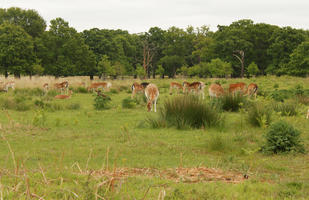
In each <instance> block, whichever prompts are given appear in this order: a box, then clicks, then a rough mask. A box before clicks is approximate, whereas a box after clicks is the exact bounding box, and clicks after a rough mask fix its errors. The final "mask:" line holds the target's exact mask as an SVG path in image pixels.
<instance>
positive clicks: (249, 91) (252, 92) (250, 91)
mask: <svg viewBox="0 0 309 200" xmlns="http://www.w3.org/2000/svg"><path fill="white" fill-rule="evenodd" d="M257 90H258V86H257V84H255V83H250V84H249V85H248V88H247V91H246V95H248V96H250V97H251V96H252V95H254V98H255V99H256V95H257Z"/></svg>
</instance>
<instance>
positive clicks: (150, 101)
mask: <svg viewBox="0 0 309 200" xmlns="http://www.w3.org/2000/svg"><path fill="white" fill-rule="evenodd" d="M145 96H146V98H147V109H148V112H150V111H152V107H153V105H154V112H157V100H158V97H159V89H158V87H157V86H156V85H155V84H152V83H150V84H149V85H147V87H146V88H145Z"/></svg>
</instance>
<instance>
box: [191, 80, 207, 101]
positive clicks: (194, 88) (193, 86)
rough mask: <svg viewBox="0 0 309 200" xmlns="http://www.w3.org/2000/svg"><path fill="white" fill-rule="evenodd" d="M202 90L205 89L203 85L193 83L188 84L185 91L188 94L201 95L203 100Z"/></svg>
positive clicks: (201, 83)
mask: <svg viewBox="0 0 309 200" xmlns="http://www.w3.org/2000/svg"><path fill="white" fill-rule="evenodd" d="M204 88H205V84H204V83H203V82H193V83H190V84H189V85H188V86H187V90H188V91H189V92H192V93H195V94H201V95H202V98H203V99H204V96H205V95H204Z"/></svg>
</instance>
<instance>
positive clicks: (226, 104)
mask: <svg viewBox="0 0 309 200" xmlns="http://www.w3.org/2000/svg"><path fill="white" fill-rule="evenodd" d="M219 102H220V104H221V107H222V109H223V110H225V111H232V112H237V111H238V110H239V109H240V108H241V106H242V105H245V104H247V97H245V96H243V95H242V94H239V93H237V94H235V95H232V94H225V95H224V96H223V97H221V98H220V101H219Z"/></svg>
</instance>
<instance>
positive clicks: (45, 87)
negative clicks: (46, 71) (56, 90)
mask: <svg viewBox="0 0 309 200" xmlns="http://www.w3.org/2000/svg"><path fill="white" fill-rule="evenodd" d="M48 89H49V86H48V83H44V85H43V90H44V93H45V94H46V93H47V92H48Z"/></svg>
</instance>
